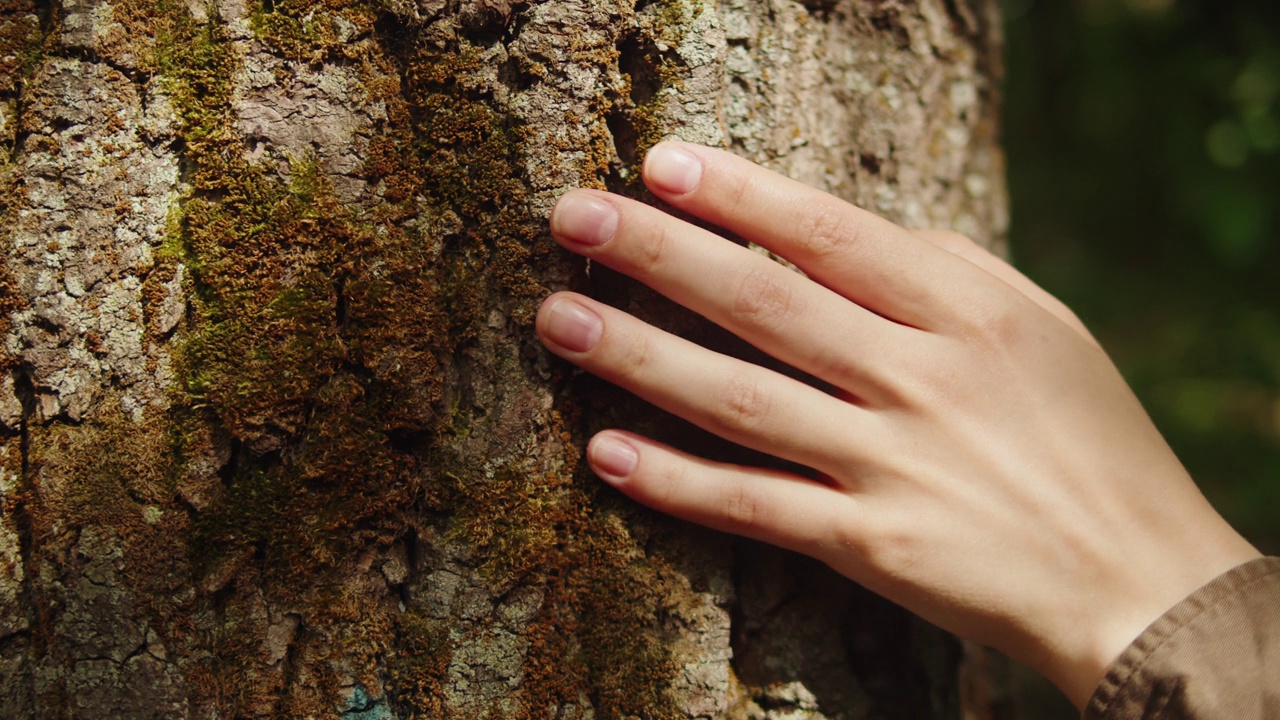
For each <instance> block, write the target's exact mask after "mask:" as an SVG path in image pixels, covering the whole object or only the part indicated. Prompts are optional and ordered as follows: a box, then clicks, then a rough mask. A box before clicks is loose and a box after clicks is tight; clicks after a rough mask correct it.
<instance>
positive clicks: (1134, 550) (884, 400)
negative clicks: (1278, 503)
mask: <svg viewBox="0 0 1280 720" xmlns="http://www.w3.org/2000/svg"><path fill="white" fill-rule="evenodd" d="M644 180H645V183H646V184H647V186H648V187H649V189H650V190H651V191H652V192H653V193H654V194H655V195H657V196H658V197H660V198H661V199H663V200H664V201H666V202H667V203H670V204H671V205H672V206H673V207H675V208H678V209H680V210H682V211H685V212H687V213H690V214H692V215H694V216H697V217H699V218H702V219H703V220H706V221H708V222H710V223H712V224H714V225H716V226H718V227H721V228H723V229H724V230H726V231H728V232H729V233H733V234H736V235H738V236H740V237H742V238H745V239H747V240H750V241H752V242H755V243H757V244H759V245H761V246H763V247H765V248H768V249H769V250H770V251H772V252H774V253H776V254H778V255H780V256H782V257H785V258H787V259H788V260H790V261H791V262H793V263H795V265H796V266H798V267H799V268H800V269H802V270H803V271H804V272H805V274H806V275H807V276H808V277H805V276H804V275H801V274H799V273H795V272H793V271H791V270H789V269H787V268H786V267H784V266H782V265H780V264H778V263H775V262H773V261H772V260H770V259H768V258H767V257H765V256H763V255H761V254H759V253H756V252H754V251H751V250H749V249H746V248H744V247H741V246H740V245H737V244H735V243H733V242H730V241H728V240H725V239H723V238H722V237H720V236H718V235H716V234H714V233H711V232H708V231H706V230H702V229H699V228H697V227H695V226H693V225H690V224H688V223H686V222H683V221H681V220H679V219H676V218H674V217H672V216H670V215H667V214H666V213H663V212H662V211H660V210H657V209H655V208H652V207H650V206H647V205H644V204H642V203H639V202H636V201H633V200H629V199H626V198H623V197H619V196H617V195H612V194H609V193H604V192H598V191H592V190H574V191H571V192H569V193H567V194H566V195H565V196H564V197H563V198H561V200H560V202H559V203H558V204H557V206H556V208H555V210H554V211H553V213H552V218H551V229H552V233H553V234H554V236H555V237H556V239H557V240H558V241H559V242H560V243H561V244H562V245H564V247H565V248H567V249H569V250H571V251H573V252H575V253H579V254H581V255H584V256H586V257H588V258H590V259H591V260H593V261H595V262H600V263H604V264H605V265H608V266H609V267H611V268H614V269H616V270H618V271H620V272H623V273H625V274H627V275H630V276H631V277H633V278H636V279H637V280H639V281H641V282H643V283H645V284H647V285H649V286H651V287H653V288H654V289H656V290H658V291H659V292H661V293H663V294H665V295H667V296H668V297H670V298H672V299H673V300H675V301H677V302H680V303H681V304H683V305H685V306H687V307H689V308H690V309H692V310H694V311H696V312H698V313H700V314H701V315H703V316H705V317H707V318H708V319H710V320H712V321H713V322H716V323H718V324H720V325H721V326H723V327H725V328H727V329H728V330H731V331H732V332H734V333H736V334H737V335H739V336H740V337H742V338H743V339H745V340H747V341H749V342H751V343H752V344H754V345H756V346H757V347H759V348H761V349H762V350H764V351H766V352H768V353H770V354H771V355H773V356H775V357H777V358H778V359H779V360H782V361H784V362H786V363H788V364H790V365H793V366H794V367H796V368H799V369H801V370H803V371H805V372H807V373H809V374H810V375H812V376H814V377H817V378H820V379H821V380H824V381H826V382H827V383H830V385H831V386H833V387H835V388H837V391H836V392H832V393H828V392H824V391H822V390H819V389H815V388H813V387H810V386H808V385H805V384H803V383H801V382H799V381H797V380H794V379H791V378H789V377H786V376H784V375H782V374H779V373H777V372H775V371H773V370H769V369H766V368H762V367H759V366H756V365H752V364H750V363H747V362H744V361H742V360H738V359H735V358H732V357H728V356H725V355H721V354H718V353H715V352H712V351H710V350H707V349H705V348H702V347H700V346H698V345H696V344H694V343H691V342H688V341H686V340H683V339H681V338H679V337H676V336H674V335H671V334H668V333H665V332H663V331H661V330H658V329H656V328H654V327H652V326H649V325H647V324H645V323H643V322H641V321H639V320H637V319H635V318H633V317H631V316H629V315H627V314H626V313H624V312H621V311H619V310H617V309H614V308H612V307H609V306H607V305H604V304H602V303H599V302H596V301H594V300H591V299H590V298H587V297H584V296H582V295H579V294H575V293H567V292H566V293H556V294H555V295H552V296H551V297H550V298H548V299H547V300H546V302H544V303H543V306H542V308H541V310H540V311H539V314H538V323H537V325H538V333H539V336H540V337H541V338H542V341H543V342H544V343H545V344H546V346H547V347H548V348H549V349H550V350H551V351H552V352H554V353H555V354H557V355H559V356H560V357H563V358H564V359H566V360H568V361H570V362H573V363H575V364H577V365H579V366H581V367H583V368H584V369H586V370H589V371H591V372H593V373H595V374H597V375H599V376H601V377H603V378H605V379H607V380H610V381H612V382H614V383H617V384H618V385H620V386H622V387H624V388H627V389H628V390H630V391H632V392H634V393H636V394H637V395H639V396H641V397H643V398H645V399H647V400H649V401H650V402H652V403H654V404H656V405H658V406H660V407H662V408H665V409H666V410H669V411H671V412H673V413H675V414H677V415H679V416H681V417H684V418H686V419H688V420H690V421H691V422H694V423H696V424H698V425H700V426H701V427H704V428H706V429H708V430H710V431H712V432H715V433H717V434H719V435H722V436H723V437H725V438H727V439H729V440H732V441H735V442H737V443H740V444H742V445H746V446H749V447H752V448H756V449H758V450H761V451H764V452H766V453H769V454H772V455H774V456H777V457H780V458H784V459H786V460H790V461H793V462H795V463H799V464H801V465H804V466H807V467H810V468H813V469H814V470H816V471H817V472H818V473H819V474H820V477H821V478H822V479H821V480H812V479H808V478H805V477H801V476H799V475H792V474H788V473H783V472H778V471H774V470H765V469H760V468H753V467H743V466H737V465H726V464H721V463H716V462H712V461H709V460H706V459H704V458H699V457H695V456H693V455H689V454H687V453H685V452H682V451H680V450H677V449H675V448H671V447H668V446H665V445H662V444H659V443H657V442H654V441H652V440H649V439H647V438H644V437H641V436H639V435H636V434H634V433H630V432H626V431H624V430H608V431H605V432H602V433H600V434H598V435H596V436H595V438H593V439H592V441H591V443H590V445H589V446H588V448H587V458H588V460H589V461H590V463H591V466H592V469H593V470H594V471H595V472H596V474H597V475H599V476H600V477H601V478H602V479H603V480H605V481H607V482H609V483H610V484H612V485H614V486H615V487H617V488H618V489H619V490H621V491H622V492H624V493H626V494H627V495H629V496H631V497H632V498H634V499H635V500H637V501H639V502H641V503H644V504H645V505H649V506H652V507H654V508H656V509H658V510H661V511H664V512H667V513H670V514H672V515H675V516H677V517H680V518H684V519H686V520H690V521H693V522H696V523H701V524H703V525H707V526H710V527H713V528H717V529H720V530H724V531H727V532H732V533H737V534H740V535H745V536H748V537H752V538H755V539H758V540H763V541H765V542H770V543H774V544H776V545H780V546H782V547H786V548H789V549H792V550H796V551H799V552H802V553H805V554H808V555H811V556H813V557H815V558H817V559H819V560H821V561H823V562H825V563H827V564H828V565H830V566H831V567H832V568H834V569H836V570H837V571H839V572H840V573H843V574H844V575H846V576H848V577H849V578H851V579H853V580H855V581H857V582H858V583H861V584H862V585H864V586H866V587H868V588H870V589H872V590H874V591H875V592H878V593H880V594H882V595H884V596H885V597H887V598H889V599H890V600H893V601H895V602H897V603H899V604H901V605H903V606H905V607H906V608H908V609H910V610H912V611H913V612H915V613H917V614H919V615H921V616H922V617H924V618H926V619H927V620H929V621H931V622H934V623H936V624H937V625H939V626H941V627H943V628H945V629H947V630H949V631H951V632H954V633H956V634H958V635H960V636H962V637H965V638H968V639H971V640H975V641H977V642H979V643H983V644H986V645H989V646H991V647H994V648H997V649H999V650H1001V651H1003V652H1005V653H1008V654H1009V655H1011V656H1012V657H1014V658H1016V659H1018V660H1020V661H1022V662H1024V663H1026V664H1028V665H1030V666H1031V667H1033V668H1035V669H1036V670H1038V671H1040V672H1041V673H1043V674H1044V675H1045V676H1047V677H1048V678H1049V679H1050V680H1051V681H1053V682H1054V683H1055V684H1056V685H1057V686H1058V687H1059V688H1061V690H1062V691H1063V692H1064V693H1066V695H1067V697H1069V698H1070V699H1071V700H1072V702H1074V703H1075V704H1076V706H1077V707H1083V706H1084V704H1085V703H1086V702H1087V701H1088V699H1089V697H1090V695H1091V694H1092V693H1093V691H1094V689H1095V688H1096V686H1097V685H1098V683H1099V681H1100V680H1101V679H1102V677H1103V675H1104V674H1105V672H1106V668H1107V667H1108V665H1110V663H1111V662H1112V660H1114V659H1115V658H1116V656H1117V655H1119V653H1120V652H1121V651H1122V650H1123V649H1124V648H1125V647H1126V646H1127V645H1128V644H1129V643H1130V642H1131V641H1132V640H1133V639H1134V638H1135V637H1137V635H1138V634H1139V633H1141V632H1142V630H1143V629H1144V628H1145V627H1146V626H1147V625H1148V624H1150V623H1151V622H1152V621H1154V620H1155V619H1156V618H1158V617H1159V616H1160V615H1162V614H1163V613H1164V612H1165V611H1166V610H1167V609H1169V608H1170V607H1172V606H1173V605H1174V604H1176V603H1177V602H1178V601H1179V600H1181V599H1182V598H1184V597H1185V596H1186V595H1188V594H1189V593H1190V592H1192V591H1193V590H1195V589H1196V588H1198V587H1200V586H1201V585H1203V584H1204V583H1206V582H1208V581H1209V580H1211V579H1213V578H1214V577H1216V576H1217V575H1219V574H1221V573H1223V572H1225V571H1227V570H1229V569H1231V568H1232V567H1234V566H1236V565H1238V564H1240V563H1242V562H1245V561H1248V560H1251V559H1253V558H1256V557H1258V556H1259V554H1258V551H1257V550H1255V549H1254V548H1253V547H1252V546H1251V545H1250V544H1249V543H1248V542H1246V541H1245V540H1244V539H1243V538H1242V537H1241V536H1240V535H1239V534H1238V533H1236V532H1235V531H1234V530H1233V529H1232V528H1231V527H1230V526H1229V525H1228V524H1227V523H1226V522H1225V521H1224V520H1223V519H1222V517H1221V516H1219V515H1218V513H1217V512H1216V511H1214V510H1213V508H1212V507H1211V506H1210V505H1209V503H1208V502H1207V501H1206V500H1205V499H1204V497H1203V495H1201V493H1200V491H1199V490H1198V489H1197V488H1196V486H1195V484H1194V482H1193V481H1192V480H1191V478H1190V477H1189V476H1188V475H1187V472H1186V471H1185V470H1184V469H1183V467H1182V465H1181V464H1180V463H1179V462H1178V460H1177V458H1176V457H1174V455H1173V453H1172V451H1171V450H1170V449H1169V447H1168V445H1166V443H1165V442H1164V440H1163V439H1162V438H1161V437H1160V434H1159V433H1158V432H1157V431H1156V429H1155V428H1154V426H1153V425H1152V423H1151V421H1150V420H1149V419H1148V417H1147V415H1146V413H1145V412H1144V411H1143V409H1142V407H1141V405H1140V404H1139V403H1138V401H1137V399H1136V398H1135V397H1134V396H1133V394H1132V393H1131V392H1130V390H1129V388H1128V386H1127V385H1126V384H1125V382H1124V380H1123V379H1122V378H1121V376H1120V374H1119V373H1118V372H1117V371H1116V369H1115V367H1114V366H1113V365H1112V363H1111V361H1110V360H1109V359H1108V358H1107V356H1106V354H1105V353H1104V352H1103V351H1102V349H1101V348H1100V347H1099V346H1098V344H1097V342H1096V341H1095V340H1094V339H1093V338H1092V336H1090V335H1089V333H1088V331H1087V330H1086V329H1085V327H1084V325H1082V324H1081V322H1080V321H1079V320H1078V319H1077V318H1076V317H1075V315H1073V314H1072V313H1071V311H1070V310H1068V309H1067V308H1066V306H1064V305H1063V304H1062V303H1061V302H1059V301H1058V300H1056V299H1055V298H1053V297H1052V296H1050V295H1049V294H1048V293H1046V292H1045V291H1044V290H1042V289H1040V288H1039V287H1038V286H1036V285H1035V284H1034V283H1032V282H1031V281H1030V280H1028V279H1027V278H1026V277H1024V276H1023V275H1022V274H1020V273H1019V272H1018V271H1016V270H1014V269H1013V268H1012V267H1010V266H1009V265H1008V264H1006V263H1005V262H1004V261H1002V260H1000V259H999V258H996V257H995V256H993V255H991V254H990V253H988V252H986V251H985V250H983V249H982V248H980V247H979V246H977V245H976V244H974V243H973V242H971V241H970V240H968V239H966V238H964V237H962V236H960V235H957V234H955V233H950V232H945V231H921V230H915V231H912V230H906V229H904V228H901V227H898V226H897V225H894V224H893V223H890V222H888V221H887V220H884V219H882V218H880V217H877V216H876V215H873V214H871V213H869V212H867V211H864V210H861V209H859V208H857V207H854V206H853V205H850V204H848V203H845V202H843V201H840V200H838V199H836V198H833V197H831V196H830V195H826V194H824V193H822V192H819V191H817V190H814V189H812V188H809V187H807V186H805V185H803V184H801V183H798V182H795V181H792V180H789V179H787V178H784V177H782V176H780V175H777V174H775V173H772V172H770V171H768V170H765V169H763V168H761V167H759V166H757V165H754V164H752V163H750V162H748V161H746V160H743V159H740V158H737V157H735V156H733V155H731V154H729V153H726V152H723V151H720V150H715V149H712V148H707V147H702V146H697V145H691V144H687V143H679V142H666V143H662V144H660V145H658V146H656V147H655V148H654V149H653V150H651V151H650V152H649V154H648V156H647V157H646V158H645V163H644Z"/></svg>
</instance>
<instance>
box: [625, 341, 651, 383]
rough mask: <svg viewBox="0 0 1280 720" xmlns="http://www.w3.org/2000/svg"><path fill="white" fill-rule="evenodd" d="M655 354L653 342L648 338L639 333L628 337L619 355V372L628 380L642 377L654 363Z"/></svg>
mask: <svg viewBox="0 0 1280 720" xmlns="http://www.w3.org/2000/svg"><path fill="white" fill-rule="evenodd" d="M653 353H654V349H653V342H652V341H651V340H650V339H649V338H648V337H645V336H644V335H642V334H639V333H636V334H634V335H632V336H630V337H628V338H627V339H626V340H625V341H624V342H623V343H622V347H621V349H620V351H619V354H618V362H617V367H618V371H619V372H621V373H622V375H623V376H624V377H628V378H636V377H637V376H639V375H642V374H643V373H644V372H645V370H646V369H647V368H648V367H649V365H650V364H651V363H652V362H653Z"/></svg>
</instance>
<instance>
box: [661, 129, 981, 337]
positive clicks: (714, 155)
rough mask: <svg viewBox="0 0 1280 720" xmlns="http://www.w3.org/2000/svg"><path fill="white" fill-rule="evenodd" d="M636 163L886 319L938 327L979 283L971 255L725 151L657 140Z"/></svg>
mask: <svg viewBox="0 0 1280 720" xmlns="http://www.w3.org/2000/svg"><path fill="white" fill-rule="evenodd" d="M643 172H644V179H645V183H646V185H648V187H649V189H650V190H652V191H653V192H654V194H656V195H657V196H658V197H660V198H662V199H663V200H665V201H666V202H668V203H670V204H671V205H673V206H675V207H677V208H680V209H681V210H684V211H686V212H689V213H692V214H693V215H696V216H698V217H700V218H702V219H704V220H707V221H709V222H712V223H714V224H716V225H718V226H720V227H722V228H724V229H726V230H729V231H730V232H732V233H734V234H736V235H738V236H740V237H742V238H744V239H746V240H750V241H751V242H754V243H756V244H758V245H760V246H762V247H764V248H766V249H768V250H770V251H772V252H774V253H777V254H778V255H781V256H782V257H785V258H787V259H788V260H790V261H791V262H793V263H795V264H796V265H797V266H798V267H799V268H800V269H801V270H803V271H804V272H805V273H807V274H808V275H809V277H811V278H813V279H814V280H816V281H818V282H820V283H822V284H823V285H825V286H827V287H828V288H831V289H832V290H834V291H836V292H837V293H840V294H841V295H844V296H845V297H847V298H848V299H850V300H852V301H853V302H856V303H858V304H859V305H861V306H863V307H865V308H867V309H869V310H872V311H873V312H876V313H878V314H880V315H882V316H884V317H887V318H889V319H890V320H894V321H896V322H899V323H902V324H905V325H910V326H912V327H917V328H922V329H926V330H928V329H939V328H940V327H941V326H942V325H945V324H946V321H947V320H948V319H949V318H951V317H954V316H955V314H956V312H957V308H958V307H962V306H971V305H972V299H973V297H974V295H975V294H976V293H979V292H981V289H982V280H983V278H982V277H981V276H980V275H978V274H977V273H976V272H975V268H974V267H973V266H972V264H970V263H968V262H965V261H963V260H961V259H959V258H957V257H956V256H954V255H952V254H951V253H948V252H946V251H944V250H941V249H939V248H936V247H934V246H933V245H931V244H930V243H927V242H925V241H924V240H922V239H920V238H919V237H916V236H915V235H913V234H912V233H911V232H910V231H908V230H906V229H904V228H902V227H899V226H898V225H895V224H894V223H891V222H889V221H888V220H885V219H884V218H881V217H879V216H877V215H875V214H874V213H870V212H867V211H866V210H863V209H861V208H859V207H856V206H854V205H852V204H850V203H847V202H844V201H843V200H840V199H838V198H835V197H833V196H831V195H828V194H827V193H824V192H822V191H820V190H817V189H815V188H811V187H809V186H807V185H805V184H803V183H800V182H797V181H795V180H791V179H790V178H787V177H784V176H782V175H779V174H777V173H775V172H772V171H770V170H766V169H765V168H763V167H760V166H759V165H756V164H755V163H752V162H750V161H748V160H745V159H743V158H740V157H737V156H736V155H733V154H732V153H728V152H725V151H723V150H717V149H715V148H709V147H704V146H701V145H693V144H690V143H683V142H676V141H668V142H663V143H659V144H658V145H656V146H655V147H654V148H653V149H652V150H650V151H649V154H648V155H647V156H646V157H645V161H644V171H643Z"/></svg>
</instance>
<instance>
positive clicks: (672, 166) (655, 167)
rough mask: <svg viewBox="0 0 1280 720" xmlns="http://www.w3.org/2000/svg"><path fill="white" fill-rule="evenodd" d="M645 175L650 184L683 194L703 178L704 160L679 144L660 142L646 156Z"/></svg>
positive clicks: (660, 188)
mask: <svg viewBox="0 0 1280 720" xmlns="http://www.w3.org/2000/svg"><path fill="white" fill-rule="evenodd" d="M644 176H645V179H646V180H648V181H649V185H650V186H657V189H659V190H664V191H666V192H669V193H674V194H676V195H683V194H685V193H687V192H690V191H691V190H693V189H694V188H695V187H697V186H698V181H699V180H701V179H702V161H701V160H699V159H698V157H697V156H696V155H694V154H693V153H691V152H689V151H687V150H683V149H681V148H680V147H679V146H678V145H673V144H671V143H660V144H659V145H657V146H656V147H654V148H653V149H652V150H650V151H649V155H648V156H647V157H645V163H644Z"/></svg>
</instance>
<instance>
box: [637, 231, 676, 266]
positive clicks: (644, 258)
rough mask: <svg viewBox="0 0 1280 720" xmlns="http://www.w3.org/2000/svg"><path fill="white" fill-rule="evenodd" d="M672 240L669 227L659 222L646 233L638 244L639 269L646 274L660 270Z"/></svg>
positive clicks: (668, 252)
mask: <svg viewBox="0 0 1280 720" xmlns="http://www.w3.org/2000/svg"><path fill="white" fill-rule="evenodd" d="M673 240H674V238H673V237H672V234H671V228H669V227H667V226H666V225H665V224H662V223H659V224H658V226H657V227H655V228H654V229H653V231H652V232H650V233H647V234H646V235H645V239H644V242H643V243H641V246H640V256H639V258H638V261H639V265H640V270H642V271H644V272H645V273H648V274H652V273H655V272H657V271H658V270H660V269H661V268H662V266H663V265H664V264H665V263H666V260H667V257H668V256H669V255H670V253H671V243H672V241H673Z"/></svg>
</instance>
